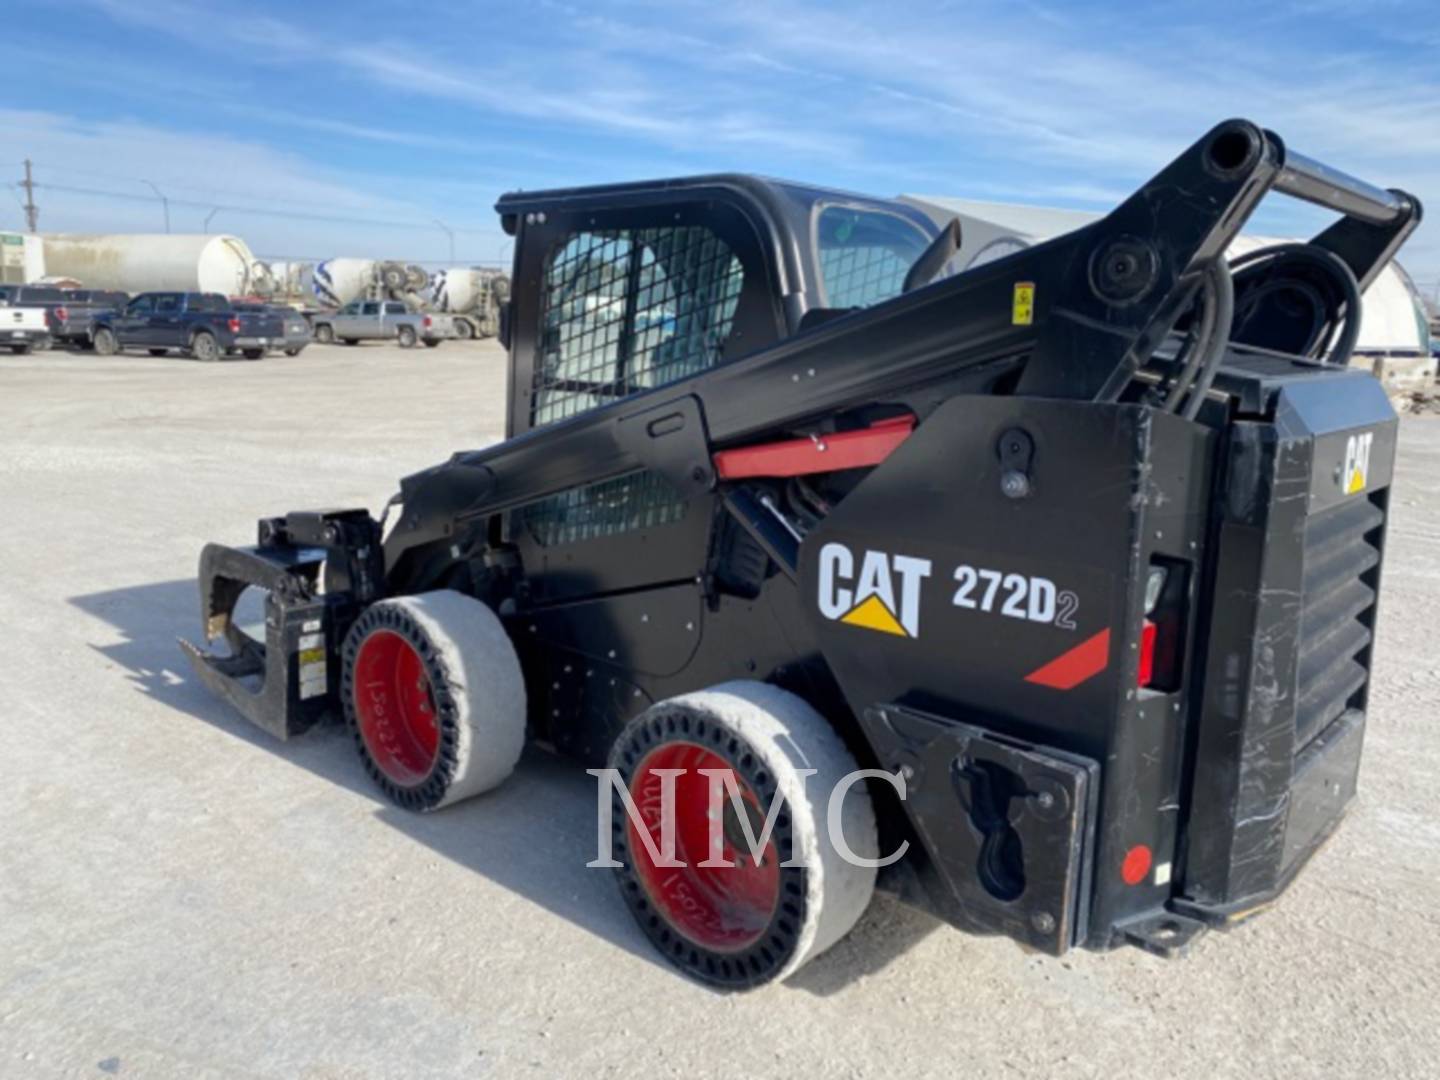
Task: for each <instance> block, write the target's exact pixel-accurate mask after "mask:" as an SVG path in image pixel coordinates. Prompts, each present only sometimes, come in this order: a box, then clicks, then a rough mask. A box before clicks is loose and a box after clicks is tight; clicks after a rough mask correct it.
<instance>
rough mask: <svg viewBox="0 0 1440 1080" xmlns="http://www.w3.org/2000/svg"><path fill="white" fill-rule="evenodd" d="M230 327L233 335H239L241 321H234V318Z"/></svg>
mask: <svg viewBox="0 0 1440 1080" xmlns="http://www.w3.org/2000/svg"><path fill="white" fill-rule="evenodd" d="M228 325H229V327H230V332H231V333H232V334H238V333H239V332H240V320H239V319H234V318H232V319H231V320H230V322H229V324H228Z"/></svg>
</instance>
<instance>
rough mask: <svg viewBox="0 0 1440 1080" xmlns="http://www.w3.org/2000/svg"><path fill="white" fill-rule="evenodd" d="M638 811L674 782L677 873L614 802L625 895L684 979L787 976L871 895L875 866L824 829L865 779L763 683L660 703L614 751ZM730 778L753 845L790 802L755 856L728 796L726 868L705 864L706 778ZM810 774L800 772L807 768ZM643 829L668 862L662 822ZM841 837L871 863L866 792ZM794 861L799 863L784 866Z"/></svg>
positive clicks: (739, 983) (872, 836) (804, 711)
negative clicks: (838, 792) (713, 773)
mask: <svg viewBox="0 0 1440 1080" xmlns="http://www.w3.org/2000/svg"><path fill="white" fill-rule="evenodd" d="M610 766H611V768H614V769H616V770H618V771H619V774H620V778H621V780H622V782H623V783H624V784H625V787H626V790H627V791H628V792H629V794H630V798H631V799H632V800H633V801H634V803H635V805H636V806H637V807H649V808H653V807H657V806H661V807H663V805H664V799H663V791H664V779H663V777H664V775H665V772H666V771H668V770H683V772H681V773H680V774H678V775H677V776H676V778H675V781H674V783H675V802H674V811H675V825H674V829H675V859H677V860H678V861H680V862H682V863H684V864H685V865H684V866H683V867H682V868H675V867H670V866H666V865H662V864H660V863H657V861H656V860H655V859H654V858H653V857H652V856H651V854H650V852H649V850H648V849H647V847H646V845H645V843H644V841H643V840H642V839H641V837H640V834H639V832H638V831H637V828H636V825H635V823H634V822H633V821H631V820H630V819H629V817H628V816H627V814H626V811H625V807H624V803H623V800H622V799H621V797H620V793H619V791H617V790H613V789H612V792H611V804H612V806H611V813H612V820H611V828H612V836H613V841H614V850H613V857H614V858H615V859H617V860H619V861H620V862H621V863H622V864H624V865H622V866H621V867H620V868H619V869H618V870H617V871H616V874H617V878H618V881H619V884H620V893H621V895H622V896H623V897H624V899H625V902H626V903H627V904H628V905H629V907H630V910H631V913H632V914H633V915H634V916H635V919H636V921H637V922H638V923H639V924H640V929H641V930H642V931H644V933H645V934H646V936H648V937H649V938H650V940H651V942H652V943H653V944H654V945H655V947H656V948H658V949H659V950H660V951H661V952H662V953H664V954H665V957H666V959H668V960H669V961H670V962H671V963H673V964H675V965H676V966H677V967H679V968H680V969H681V970H682V971H684V972H685V973H686V974H688V975H691V976H693V977H695V978H697V979H700V980H701V981H703V982H707V983H712V984H715V985H717V986H722V987H725V988H728V989H742V988H746V987H752V986H758V985H761V984H763V983H767V982H770V981H772V980H775V979H783V978H785V977H786V976H788V975H790V974H791V973H792V972H794V971H795V970H796V969H798V968H799V967H800V966H801V965H802V964H804V963H806V962H807V961H808V960H811V959H813V958H814V957H815V956H818V955H819V954H820V953H822V952H824V951H825V950H826V949H828V948H829V947H830V946H831V945H833V944H835V942H837V941H839V940H840V938H842V937H843V936H844V935H845V934H846V933H848V932H849V931H850V928H851V927H853V926H854V925H855V923H856V921H857V920H858V919H859V918H860V916H861V914H863V913H864V911H865V908H866V906H867V905H868V904H869V902H870V897H871V895H872V894H873V892H874V889H875V869H874V867H873V866H857V865H854V864H853V863H852V862H850V861H849V860H847V859H846V858H845V857H843V856H842V855H841V853H840V850H839V849H838V848H837V847H836V845H835V843H834V842H833V840H834V838H833V837H832V836H831V834H830V831H829V829H828V827H827V820H826V814H827V807H828V805H829V799H830V795H831V792H832V791H833V790H834V789H835V788H836V787H837V785H839V784H840V782H841V780H842V779H843V778H844V777H845V776H847V775H848V774H850V773H852V772H854V771H855V770H856V769H857V766H856V764H855V759H854V758H853V757H852V756H851V755H850V752H849V751H848V750H846V749H845V745H844V743H843V742H841V740H840V737H839V736H838V735H837V734H836V733H835V731H834V729H833V728H831V727H830V725H829V724H828V723H827V722H826V721H825V719H824V718H823V717H822V716H820V714H819V713H817V712H816V711H815V710H814V709H813V708H811V707H810V705H809V704H808V703H806V702H805V701H804V700H803V699H801V698H799V697H797V696H795V695H794V694H791V693H789V692H787V691H785V690H781V689H780V688H778V687H775V686H770V685H768V684H766V683H759V682H750V681H737V682H730V683H725V684H723V685H720V686H717V687H714V688H713V689H710V690H705V691H701V692H699V693H694V694H685V695H683V696H681V697H676V698H671V699H669V700H667V701H661V702H657V703H656V704H655V705H653V706H652V707H651V708H649V709H647V710H646V711H645V712H644V713H642V714H641V715H639V716H638V717H636V718H635V719H634V720H633V721H631V722H630V724H629V725H628V726H627V727H626V728H625V730H624V731H623V732H621V734H620V737H619V738H618V739H617V740H616V742H615V746H614V748H613V749H612V751H611V754H610ZM701 769H712V770H713V769H719V770H729V771H730V773H731V774H732V775H733V776H734V778H735V782H736V787H737V789H738V790H739V792H740V799H741V803H742V806H743V812H744V816H745V818H747V819H748V823H749V827H750V834H751V835H752V836H754V837H756V838H757V839H758V838H759V837H760V836H761V835H762V828H763V825H764V822H765V820H766V817H767V815H768V813H769V811H770V807H771V805H772V803H774V802H775V801H776V799H777V795H778V796H779V797H783V804H782V805H781V806H780V807H779V809H778V811H777V813H776V815H775V824H774V830H773V832H772V833H771V836H770V839H769V842H768V844H767V845H766V847H765V848H764V851H763V852H762V856H761V858H760V860H759V861H758V862H757V861H756V860H755V859H754V857H753V855H752V854H751V852H750V850H749V839H748V838H747V837H746V835H745V832H744V828H743V825H742V823H741V821H740V810H738V809H737V808H736V807H735V805H734V803H733V801H732V799H731V798H730V796H729V795H728V793H723V792H722V797H721V800H720V803H719V806H718V811H719V815H720V816H719V818H718V822H719V825H718V827H719V829H720V834H721V837H722V840H723V845H722V852H723V854H722V859H721V862H723V863H724V864H725V865H718V866H714V867H706V866H700V865H698V864H699V863H702V862H707V861H710V860H709V839H710V837H709V831H710V828H711V825H710V823H711V821H714V820H717V819H716V818H714V817H713V816H712V807H711V805H710V790H709V786H710V779H709V777H708V776H707V775H705V774H703V773H701V772H699V770H701ZM811 769H813V770H816V771H815V773H814V774H813V775H808V776H807V775H806V774H805V773H804V772H802V770H811ZM644 820H645V828H646V829H647V830H648V831H649V832H650V835H651V838H652V842H653V843H654V845H655V847H656V849H657V850H659V851H661V852H662V853H663V851H664V847H663V844H662V832H661V829H662V815H659V814H654V813H651V814H648V815H646V816H645V818H644ZM841 832H842V833H843V840H844V842H845V843H846V844H848V846H849V847H850V849H851V851H853V852H854V853H855V854H856V855H859V856H863V857H865V858H867V859H872V860H873V859H874V858H875V853H876V848H877V846H878V842H877V839H876V831H875V816H874V811H873V809H872V808H871V805H870V798H869V795H868V794H867V793H866V791H865V785H864V783H863V782H861V783H857V784H856V785H855V786H854V787H852V788H851V789H850V790H849V792H848V794H847V795H846V797H845V800H844V802H843V804H842V813H841ZM786 864H793V865H786Z"/></svg>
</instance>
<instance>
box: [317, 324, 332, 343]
mask: <svg viewBox="0 0 1440 1080" xmlns="http://www.w3.org/2000/svg"><path fill="white" fill-rule="evenodd" d="M315 340H316V341H317V342H319V343H320V344H321V345H333V344H334V343H335V329H334V328H333V327H332V326H331V325H330V324H329V323H323V322H322V323H316V324H315Z"/></svg>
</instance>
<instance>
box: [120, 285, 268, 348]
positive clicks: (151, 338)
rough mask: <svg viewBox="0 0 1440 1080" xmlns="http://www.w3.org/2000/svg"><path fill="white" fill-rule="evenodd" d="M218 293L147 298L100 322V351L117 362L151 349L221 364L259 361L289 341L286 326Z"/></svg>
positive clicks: (158, 294) (145, 295)
mask: <svg viewBox="0 0 1440 1080" xmlns="http://www.w3.org/2000/svg"><path fill="white" fill-rule="evenodd" d="M237 306H240V305H236V304H235V303H234V302H233V301H231V300H229V299H227V298H226V297H223V296H221V295H220V294H218V293H185V292H155V293H141V294H140V295H139V296H137V297H135V299H133V300H131V301H130V302H129V303H128V304H126V305H125V307H124V308H122V309H121V310H119V311H117V312H113V313H110V314H105V315H100V316H97V317H96V320H95V331H94V335H93V336H94V342H95V351H96V352H97V353H99V354H100V355H102V356H112V355H114V354H115V353H117V352H122V351H124V350H126V349H145V350H147V351H148V352H149V353H150V355H151V356H164V355H165V354H166V353H167V352H169V351H171V350H172V349H173V350H178V351H181V352H185V353H187V354H189V355H190V356H193V357H194V358H195V359H197V360H219V359H220V358H221V357H222V356H225V355H226V354H228V353H229V352H231V351H232V350H237V351H239V352H240V353H241V354H242V355H244V356H245V357H246V358H247V359H250V360H258V359H260V357H262V356H264V355H265V351H266V349H268V348H271V347H272V346H277V347H278V346H279V345H281V344H282V343H283V342H284V340H285V324H284V322H283V320H282V319H281V318H280V316H279V315H275V314H272V313H271V312H268V311H237V310H236V308H237Z"/></svg>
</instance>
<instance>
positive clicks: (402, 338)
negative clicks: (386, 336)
mask: <svg viewBox="0 0 1440 1080" xmlns="http://www.w3.org/2000/svg"><path fill="white" fill-rule="evenodd" d="M395 337H396V338H397V339H398V340H399V342H400V347H401V348H402V349H413V348H414V347H415V328H414V327H413V326H402V327H400V329H399V330H397V331H396V332H395Z"/></svg>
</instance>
